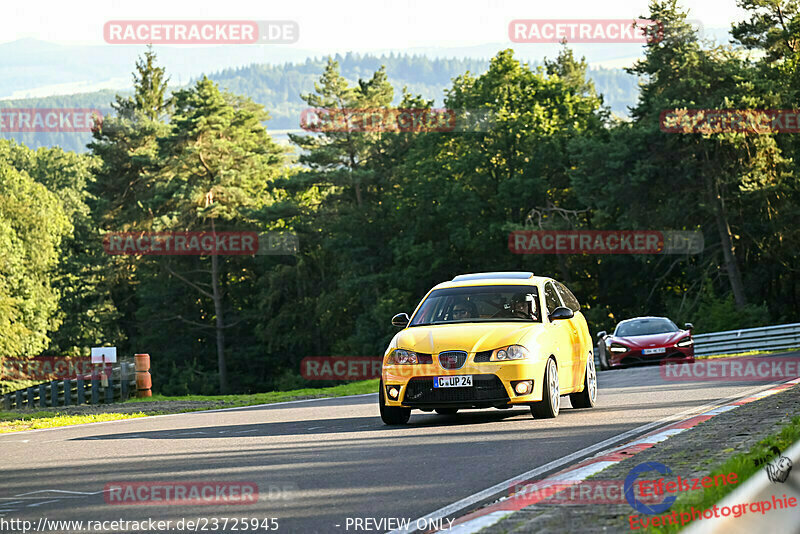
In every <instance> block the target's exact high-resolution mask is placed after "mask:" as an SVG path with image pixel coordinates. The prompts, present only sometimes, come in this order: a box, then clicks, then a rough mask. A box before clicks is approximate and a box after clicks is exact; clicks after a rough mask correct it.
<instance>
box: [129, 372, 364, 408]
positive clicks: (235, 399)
mask: <svg viewBox="0 0 800 534" xmlns="http://www.w3.org/2000/svg"><path fill="white" fill-rule="evenodd" d="M378 382H379V380H378V379H377V378H376V379H373V380H362V381H360V382H351V383H349V384H342V385H340V386H333V387H329V388H305V389H294V390H291V391H270V392H268V393H253V394H249V395H183V396H179V397H170V396H166V395H153V396H152V397H145V398H142V399H138V398H137V399H130V400H128V401H126V402H164V401H204V402H218V403H221V404H222V403H224V404H226V405H227V406H231V407H237V406H252V405H254V404H270V403H275V402H286V401H291V400H303V399H319V398H326V397H344V396H346V395H363V394H365V393H375V392H377V391H378ZM201 410H202V408H201Z"/></svg>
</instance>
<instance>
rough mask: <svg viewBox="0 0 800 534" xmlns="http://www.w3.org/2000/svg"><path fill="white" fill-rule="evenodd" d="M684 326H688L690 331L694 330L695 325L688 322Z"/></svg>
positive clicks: (687, 328)
mask: <svg viewBox="0 0 800 534" xmlns="http://www.w3.org/2000/svg"><path fill="white" fill-rule="evenodd" d="M683 326H684V327H685V328H686V330H689V331H691V330H694V325H693V324H692V323H686V324H685V325H683Z"/></svg>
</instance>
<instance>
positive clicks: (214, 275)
mask: <svg viewBox="0 0 800 534" xmlns="http://www.w3.org/2000/svg"><path fill="white" fill-rule="evenodd" d="M211 230H212V232H216V230H215V229H214V221H213V220H212V221H211ZM211 290H212V295H213V299H214V315H216V317H217V320H216V330H217V369H218V371H219V392H220V394H222V395H224V394H226V393H227V392H228V371H227V368H226V366H225V322H224V320H223V309H222V292H221V291H220V288H219V256H217V255H216V254H212V255H211Z"/></svg>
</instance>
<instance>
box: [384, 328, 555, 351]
mask: <svg viewBox="0 0 800 534" xmlns="http://www.w3.org/2000/svg"><path fill="white" fill-rule="evenodd" d="M541 331H542V324H541V323H533V324H531V323H461V324H449V325H448V324H442V325H432V326H414V327H411V328H407V329H405V330H403V331H402V332H398V334H397V337H396V338H395V339H394V343H392V345H393V346H394V347H397V348H401V349H408V350H413V351H416V352H422V353H428V354H436V353H438V352H441V351H443V350H463V351H466V352H481V351H484V350H492V349H497V348H500V347H504V346H506V345H523V344H525V343H524V340H526V341H528V342H529V343H530V341H531V338H532V337H538V336H537V334H539V333H540V332H541Z"/></svg>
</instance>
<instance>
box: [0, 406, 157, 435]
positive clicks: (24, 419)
mask: <svg viewBox="0 0 800 534" xmlns="http://www.w3.org/2000/svg"><path fill="white" fill-rule="evenodd" d="M137 417H146V415H145V414H143V413H141V412H140V413H101V414H87V415H68V414H64V413H60V412H34V413H19V412H2V411H0V434H4V433H8V432H19V431H21V430H35V429H38V428H55V427H59V426H70V425H81V424H84V423H98V422H101V421H116V420H118V419H134V418H137Z"/></svg>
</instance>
